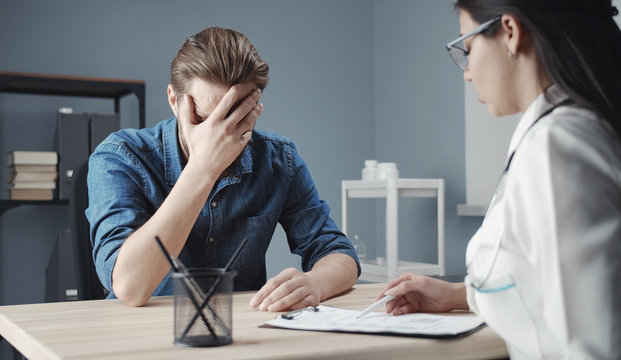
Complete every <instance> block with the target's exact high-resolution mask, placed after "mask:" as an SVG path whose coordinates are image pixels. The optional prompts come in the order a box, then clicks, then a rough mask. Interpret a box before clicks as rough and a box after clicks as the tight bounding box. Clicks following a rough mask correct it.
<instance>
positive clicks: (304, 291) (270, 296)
mask: <svg viewBox="0 0 621 360" xmlns="http://www.w3.org/2000/svg"><path fill="white" fill-rule="evenodd" d="M320 299H321V294H319V287H318V286H316V284H313V280H312V277H311V276H309V274H307V273H302V272H300V271H299V270H298V269H296V268H287V269H285V270H283V271H281V272H280V274H278V275H276V276H275V277H273V278H271V279H270V280H269V281H268V282H267V283H265V285H264V286H263V287H262V288H261V290H259V291H258V292H257V293H256V294H255V296H254V297H253V298H252V299H251V300H250V306H251V307H253V308H258V309H259V310H261V311H286V310H293V309H299V308H302V307H306V306H315V305H318V304H319V301H320Z"/></svg>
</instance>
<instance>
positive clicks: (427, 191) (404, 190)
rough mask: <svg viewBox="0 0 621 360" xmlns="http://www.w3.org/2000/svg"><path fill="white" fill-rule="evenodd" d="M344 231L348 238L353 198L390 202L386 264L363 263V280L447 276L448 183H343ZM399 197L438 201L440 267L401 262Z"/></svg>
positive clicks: (433, 180) (437, 181)
mask: <svg viewBox="0 0 621 360" xmlns="http://www.w3.org/2000/svg"><path fill="white" fill-rule="evenodd" d="M341 195H342V208H341V209H342V221H343V226H342V230H343V232H344V233H345V234H346V235H347V205H348V199H349V198H386V263H385V264H377V261H376V260H366V261H365V262H364V263H361V264H360V265H361V267H362V274H361V275H360V279H361V280H366V281H377V282H383V281H390V280H392V279H394V278H395V277H396V276H397V275H400V274H403V273H405V272H413V273H417V274H425V275H445V267H444V179H389V180H374V181H365V180H343V181H342V182H341ZM399 197H421V198H423V197H435V198H437V200H438V206H437V217H438V244H437V245H438V262H437V263H436V264H428V263H419V262H409V261H400V260H399V231H398V218H399V217H398V204H399Z"/></svg>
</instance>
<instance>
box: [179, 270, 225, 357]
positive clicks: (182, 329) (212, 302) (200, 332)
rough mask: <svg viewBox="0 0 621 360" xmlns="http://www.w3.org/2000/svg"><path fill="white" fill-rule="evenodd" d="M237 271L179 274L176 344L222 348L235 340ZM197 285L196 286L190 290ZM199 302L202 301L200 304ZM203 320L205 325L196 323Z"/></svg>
mask: <svg viewBox="0 0 621 360" xmlns="http://www.w3.org/2000/svg"><path fill="white" fill-rule="evenodd" d="M235 274H236V272H235V271H224V269H220V268H203V269H191V270H189V271H188V272H187V273H184V272H175V273H173V274H172V278H173V293H174V295H175V326H174V334H175V344H176V345H185V346H219V345H226V344H230V343H231V342H232V341H233V337H232V294H233V278H234V276H235ZM188 283H193V284H194V286H187V284H188ZM197 300H198V301H197ZM198 317H200V318H201V319H202V321H195V319H196V318H198Z"/></svg>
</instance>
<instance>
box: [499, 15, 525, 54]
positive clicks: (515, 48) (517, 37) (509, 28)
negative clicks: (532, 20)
mask: <svg viewBox="0 0 621 360" xmlns="http://www.w3.org/2000/svg"><path fill="white" fill-rule="evenodd" d="M500 27H501V29H502V34H503V38H504V40H505V42H506V44H507V49H508V54H509V56H510V57H512V58H514V59H517V57H518V56H519V51H520V50H523V48H522V46H523V43H524V36H525V35H526V34H525V33H526V31H525V30H526V29H524V27H523V26H522V23H520V21H519V20H518V19H517V18H516V17H515V16H513V15H511V14H505V15H503V16H502V18H501V19H500Z"/></svg>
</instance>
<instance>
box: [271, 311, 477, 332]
mask: <svg viewBox="0 0 621 360" xmlns="http://www.w3.org/2000/svg"><path fill="white" fill-rule="evenodd" d="M316 309H317V310H312V309H311V308H308V309H303V310H300V311H297V312H291V313H287V314H285V316H284V317H283V316H280V317H278V318H276V319H274V320H270V321H268V322H266V325H269V326H273V327H279V328H286V329H296V330H314V331H339V332H355V333H369V334H393V335H410V336H421V337H439V338H443V337H456V336H462V335H467V334H470V333H471V332H473V331H476V330H478V329H480V328H482V327H483V326H484V325H485V322H484V321H483V319H482V318H480V317H478V316H475V315H472V314H468V315H435V314H426V313H418V314H406V315H398V316H394V315H391V314H386V313H383V312H372V313H369V314H368V315H366V316H363V317H361V318H356V315H358V314H360V311H355V310H347V309H341V308H336V307H331V306H324V305H319V306H317V307H316Z"/></svg>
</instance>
